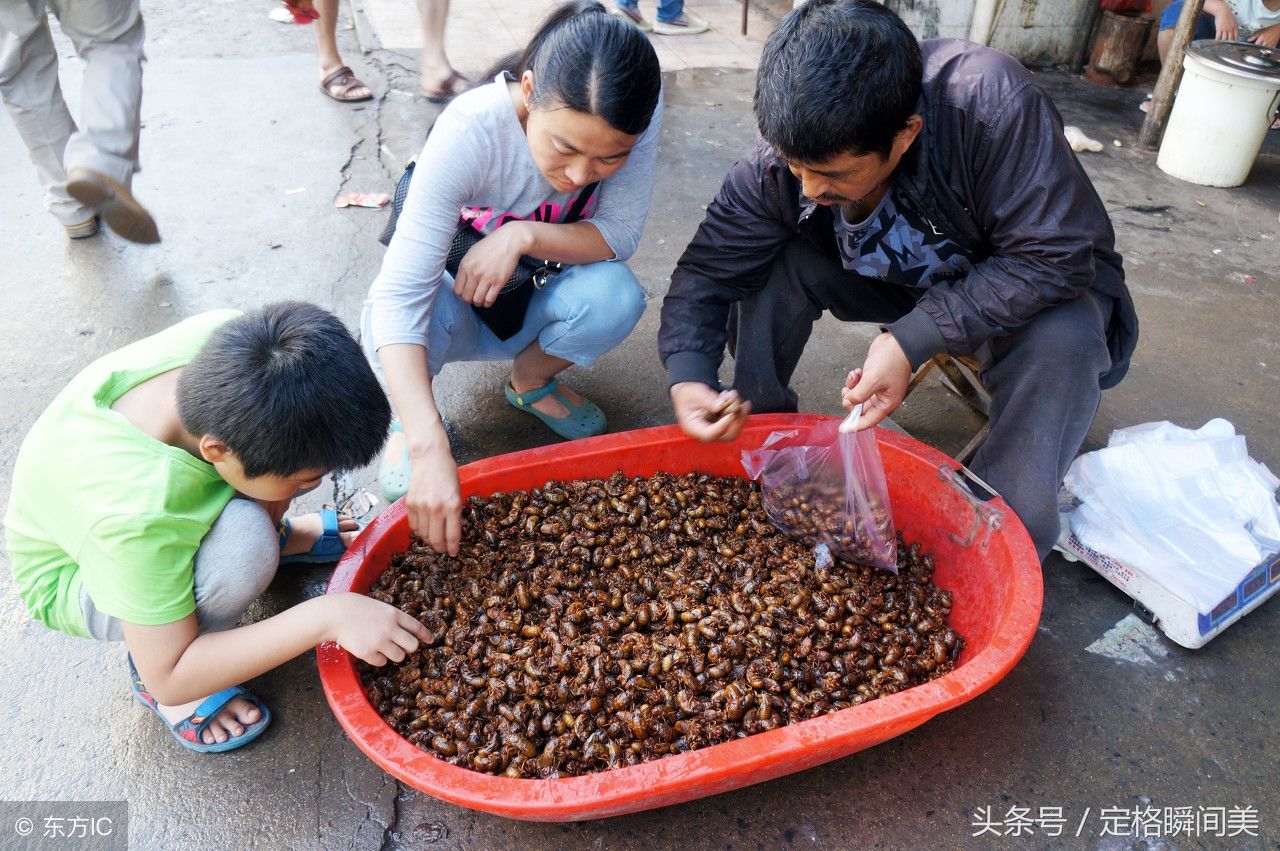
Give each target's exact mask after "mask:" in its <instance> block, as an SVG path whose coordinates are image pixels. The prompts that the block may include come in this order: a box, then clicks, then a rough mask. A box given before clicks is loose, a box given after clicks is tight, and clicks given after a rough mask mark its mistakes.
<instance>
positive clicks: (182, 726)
mask: <svg viewBox="0 0 1280 851" xmlns="http://www.w3.org/2000/svg"><path fill="white" fill-rule="evenodd" d="M129 685H130V686H131V687H132V688H133V696H134V697H135V698H137V700H138V702H139V703H141V704H142V705H143V706H145V707H147V708H148V709H150V710H151V711H152V712H154V713H155V715H156V717H157V718H159V719H160V720H161V721H163V722H164V725H165V727H167V728H168V729H169V732H170V733H171V734H172V735H173V737H174V738H175V739H177V740H178V744H180V745H182V746H183V747H184V748H187V749H188V750H193V751H195V752H196V753H221V752H222V751H229V750H233V749H235V748H238V747H240V746H242V745H247V744H249V743H250V742H252V741H253V740H254V739H256V738H258V737H259V736H261V735H262V731H263V730H265V729H267V725H268V724H270V723H271V711H270V710H269V709H267V707H266V705H265V704H263V702H262V701H261V700H258V698H256V697H254V696H253V695H252V694H250V693H249V692H247V691H245V690H244V689H242V688H241V687H240V686H232V687H231V688H224V689H223V690H222V691H220V692H217V693H216V694H211V695H209V696H208V697H206V698H205V699H204V700H203V701H201V702H200V705H199V706H197V707H196V711H195V712H192V713H191V714H190V715H188V716H187V717H186V718H183V719H182V720H181V721H179V722H177V723H176V724H171V723H169V719H168V718H165V717H164V715H163V714H162V713H161V712H160V707H159V706H158V705H157V703H156V699H155V698H154V697H152V696H151V695H150V693H148V692H147V688H146V686H144V685H143V684H142V678H141V677H139V676H138V669H137V668H136V667H134V664H133V657H132V656H130V657H129ZM237 697H242V698H244V699H245V700H247V701H249V702H250V703H252V704H253V705H254V706H256V707H258V711H259V712H261V713H262V717H261V718H259V719H258V720H257V721H254V722H253V723H252V724H246V725H244V732H243V733H241V734H240V735H238V736H233V737H231V738H230V739H227V740H226V741H225V742H214V743H213V744H205V743H204V740H203V739H201V738H200V736H201V735H202V734H203V733H204V731H205V728H206V727H208V726H209V723H210V722H211V721H213V719H214V718H215V717H216V716H217V714H218V713H219V712H221V711H222V708H223V707H224V706H226V705H227V704H228V703H230V702H231V701H233V700H235V699H236V698H237Z"/></svg>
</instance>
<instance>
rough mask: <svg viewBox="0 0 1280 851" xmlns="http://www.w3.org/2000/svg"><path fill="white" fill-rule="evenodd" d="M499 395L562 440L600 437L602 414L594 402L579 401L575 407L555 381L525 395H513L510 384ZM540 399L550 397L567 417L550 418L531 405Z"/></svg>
mask: <svg viewBox="0 0 1280 851" xmlns="http://www.w3.org/2000/svg"><path fill="white" fill-rule="evenodd" d="M503 392H505V393H506V395H507V401H508V402H510V403H511V405H512V407H515V408H519V409H520V410H522V411H524V412H525V413H528V414H533V415H534V416H535V417H537V418H538V419H540V420H542V422H543V423H544V424H545V425H546V427H547V428H549V429H551V430H552V431H554V432H555V433H556V434H558V435H560V436H561V437H563V438H565V439H566V440H577V439H578V438H582V437H594V436H595V435H597V434H604V430H605V420H604V412H603V411H601V410H600V408H599V407H597V406H596V404H595V403H594V402H590V401H588V400H586V399H583V400H582V404H581V405H576V406H575V405H574V404H573V403H571V402H570V401H569V400H568V399H566V398H565V395H564V394H563V393H561V392H560V381H559V379H555V378H553V379H551V381H550V382H548V383H547V384H546V385H545V386H543V387H539V388H537V389H535V390H530V391H528V392H527V393H517V392H516V391H515V390H513V389H512V387H511V383H510V382H508V383H507V385H506V386H505V387H504V388H503ZM544 396H554V397H555V398H556V399H558V400H559V401H560V404H562V405H564V406H565V407H566V408H568V409H569V416H567V417H552V416H548V415H546V414H544V413H542V411H539V410H538V409H537V408H535V407H533V403H534V402H536V401H538V400H539V399H541V398H543V397H544Z"/></svg>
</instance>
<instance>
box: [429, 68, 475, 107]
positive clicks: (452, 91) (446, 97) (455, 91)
mask: <svg viewBox="0 0 1280 851" xmlns="http://www.w3.org/2000/svg"><path fill="white" fill-rule="evenodd" d="M459 83H461V84H462V85H461V86H459V85H458V84H459ZM470 85H471V81H470V80H468V79H467V78H466V77H464V76H462V75H461V74H459V73H458V72H457V71H454V72H453V73H452V74H450V75H449V76H448V78H447V79H446V80H445V81H444V83H443V84H442V85H441V86H440V89H439V91H435V92H429V91H427V90H426V89H424V88H422V87H421V86H419V87H418V91H420V92H422V95H423V97H425V98H426V99H427V100H428V101H429V102H431V103H448V102H449V101H451V100H453V99H454V98H455V97H457V96H458V95H460V94H462V93H463V92H464V91H466V89H467V87H468V86H470Z"/></svg>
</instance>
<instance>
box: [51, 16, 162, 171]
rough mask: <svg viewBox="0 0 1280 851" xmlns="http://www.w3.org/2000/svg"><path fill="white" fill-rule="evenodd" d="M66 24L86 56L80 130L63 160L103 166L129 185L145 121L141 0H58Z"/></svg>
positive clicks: (61, 20)
mask: <svg viewBox="0 0 1280 851" xmlns="http://www.w3.org/2000/svg"><path fill="white" fill-rule="evenodd" d="M52 5H53V6H54V11H55V13H56V14H57V16H58V22H59V23H60V24H61V25H62V30H63V32H65V33H66V34H67V37H68V38H70V39H71V41H72V43H73V44H74V45H75V48H76V53H77V54H79V56H80V58H81V59H82V60H84V83H83V86H82V89H81V95H80V103H81V107H80V122H79V125H80V126H79V130H78V131H77V132H76V133H74V134H73V135H72V136H71V138H70V140H69V141H68V142H67V149H66V155H65V156H64V160H63V162H64V164H65V165H66V168H67V170H68V171H70V170H71V169H73V168H76V167H82V168H89V169H93V170H94V171H97V172H101V173H102V174H104V175H106V176H107V177H109V178H111V179H112V180H114V181H116V182H117V183H119V184H121V185H122V186H124V187H125V188H126V189H127V188H129V186H130V185H131V184H132V182H133V174H134V172H135V171H137V170H138V168H139V165H138V140H139V135H140V132H141V127H142V61H143V59H144V56H143V52H142V46H143V40H144V37H145V35H146V30H145V27H144V26H143V22H142V15H141V13H140V12H139V11H138V4H137V0H127V2H108V0H58V2H56V3H54V4H52Z"/></svg>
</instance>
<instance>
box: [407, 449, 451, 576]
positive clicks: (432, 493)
mask: <svg viewBox="0 0 1280 851" xmlns="http://www.w3.org/2000/svg"><path fill="white" fill-rule="evenodd" d="M411 456H412V462H411V469H412V473H411V474H410V477H409V492H408V494H406V496H405V507H406V510H407V511H408V514H409V528H411V529H413V531H414V532H417V533H418V537H419V538H422V539H423V540H424V541H426V542H427V544H429V545H430V547H431V549H433V550H435V551H436V552H438V553H448V554H449V555H451V556H456V555H457V554H458V547H459V546H460V545H461V544H462V497H461V496H460V489H459V486H458V465H457V463H456V462H455V461H454V460H453V452H452V451H451V450H450V449H449V443H448V440H447V439H446V440H444V442H443V445H440V444H433V445H432V446H431V447H429V448H428V449H426V450H424V451H423V452H422V453H421V454H417V453H411Z"/></svg>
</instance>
